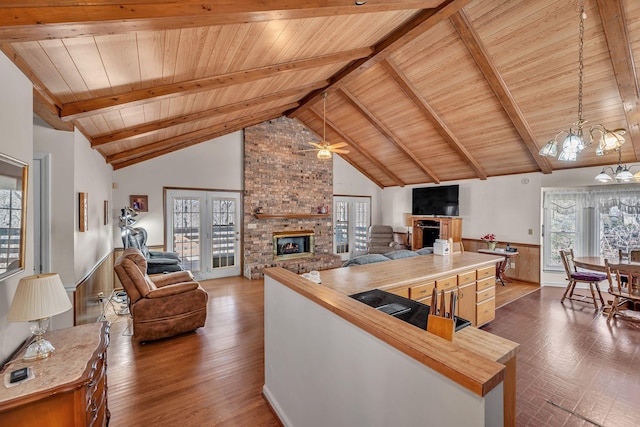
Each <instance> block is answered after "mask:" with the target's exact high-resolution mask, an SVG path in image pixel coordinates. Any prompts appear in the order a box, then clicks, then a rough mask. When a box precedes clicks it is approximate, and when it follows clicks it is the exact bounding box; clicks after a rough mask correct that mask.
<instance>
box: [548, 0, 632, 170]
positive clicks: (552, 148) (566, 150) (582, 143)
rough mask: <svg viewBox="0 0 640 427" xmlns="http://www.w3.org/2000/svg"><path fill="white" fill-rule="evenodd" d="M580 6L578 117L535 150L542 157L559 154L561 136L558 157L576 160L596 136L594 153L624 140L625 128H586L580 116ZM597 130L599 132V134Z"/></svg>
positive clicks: (582, 13)
mask: <svg viewBox="0 0 640 427" xmlns="http://www.w3.org/2000/svg"><path fill="white" fill-rule="evenodd" d="M578 7H579V9H580V31H579V34H580V36H579V45H578V120H577V121H576V122H575V123H573V125H572V126H570V127H569V130H561V131H560V132H558V133H557V134H556V136H555V137H554V138H553V139H551V140H550V141H549V142H547V143H546V144H545V145H544V147H542V148H541V149H540V151H539V152H538V154H539V155H541V156H545V157H556V156H557V155H558V145H559V144H560V140H559V139H558V138H560V137H562V136H564V139H563V140H562V151H561V152H560V156H558V160H562V161H568V162H575V161H576V160H577V159H578V153H579V152H581V151H582V150H584V148H585V147H587V146H589V145H591V143H592V142H593V141H595V140H596V136H599V138H597V140H598V147H597V149H596V154H597V155H604V154H607V153H609V152H611V151H615V150H620V147H622V144H624V142H625V140H624V137H623V135H624V134H625V133H626V131H625V130H624V129H615V130H609V129H607V128H606V127H604V126H603V125H601V124H596V125H594V126H591V127H590V128H588V130H587V131H586V132H585V124H586V123H587V121H586V120H585V119H583V118H582V86H583V82H584V20H585V19H586V18H587V14H586V13H585V11H584V4H582V1H580V2H579V5H578ZM598 134H599V135H598Z"/></svg>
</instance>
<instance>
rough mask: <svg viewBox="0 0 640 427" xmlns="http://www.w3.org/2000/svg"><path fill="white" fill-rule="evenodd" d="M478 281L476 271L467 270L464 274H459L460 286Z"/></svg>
mask: <svg viewBox="0 0 640 427" xmlns="http://www.w3.org/2000/svg"><path fill="white" fill-rule="evenodd" d="M475 281H476V271H475V270H473V271H467V272H464V273H462V274H458V286H462V285H467V284H469V283H471V282H475Z"/></svg>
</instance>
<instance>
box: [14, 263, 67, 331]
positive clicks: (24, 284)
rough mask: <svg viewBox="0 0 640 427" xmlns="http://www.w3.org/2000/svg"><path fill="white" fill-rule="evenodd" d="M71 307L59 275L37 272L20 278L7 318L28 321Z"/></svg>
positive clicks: (15, 320)
mask: <svg viewBox="0 0 640 427" xmlns="http://www.w3.org/2000/svg"><path fill="white" fill-rule="evenodd" d="M71 307H72V306H71V301H69V297H68V296H67V291H66V290H65V289H64V285H63V284H62V281H61V280H60V276H58V274H57V273H49V274H38V275H35V276H28V277H23V278H22V279H20V282H18V289H16V294H15V295H14V297H13V301H12V302H11V308H10V309H9V314H8V315H7V319H8V320H9V321H11V322H29V321H32V320H38V319H45V318H47V317H51V316H55V315H56V314H60V313H64V312H65V311H67V310H69V309H70V308H71Z"/></svg>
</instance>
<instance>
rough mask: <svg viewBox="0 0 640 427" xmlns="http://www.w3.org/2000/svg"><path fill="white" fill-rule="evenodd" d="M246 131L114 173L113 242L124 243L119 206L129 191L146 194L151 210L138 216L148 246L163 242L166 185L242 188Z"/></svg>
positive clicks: (225, 188)
mask: <svg viewBox="0 0 640 427" xmlns="http://www.w3.org/2000/svg"><path fill="white" fill-rule="evenodd" d="M243 141H244V138H243V133H242V132H234V133H232V134H229V135H225V136H222V137H220V138H216V139H213V140H210V141H207V142H203V143H200V144H197V145H194V146H192V147H189V148H185V149H182V150H178V151H176V152H173V153H170V154H166V155H164V156H160V157H156V158H154V159H151V160H147V161H144V162H141V163H138V164H135V165H133V166H128V167H125V168H122V169H118V170H116V171H114V173H113V182H114V187H117V188H114V190H113V209H112V214H113V245H114V247H116V248H121V247H122V238H121V237H120V229H119V228H118V218H119V216H120V209H122V208H124V207H125V206H129V196H130V195H147V196H148V198H149V212H144V213H141V214H140V215H138V216H137V217H136V220H138V222H137V223H136V226H139V227H143V228H145V229H146V230H147V232H148V234H149V237H148V239H149V240H148V242H147V244H148V245H149V246H156V245H164V243H165V242H164V230H163V224H164V218H163V212H164V208H163V196H164V194H163V187H183V188H190V189H205V190H236V191H240V190H242V182H243Z"/></svg>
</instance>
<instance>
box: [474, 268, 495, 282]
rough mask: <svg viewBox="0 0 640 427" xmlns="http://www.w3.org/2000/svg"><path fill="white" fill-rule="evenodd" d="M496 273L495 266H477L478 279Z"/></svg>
mask: <svg viewBox="0 0 640 427" xmlns="http://www.w3.org/2000/svg"><path fill="white" fill-rule="evenodd" d="M495 275H496V266H495V265H492V266H491V267H485V268H479V269H478V280H480V279H485V278H487V277H491V276H495Z"/></svg>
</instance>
